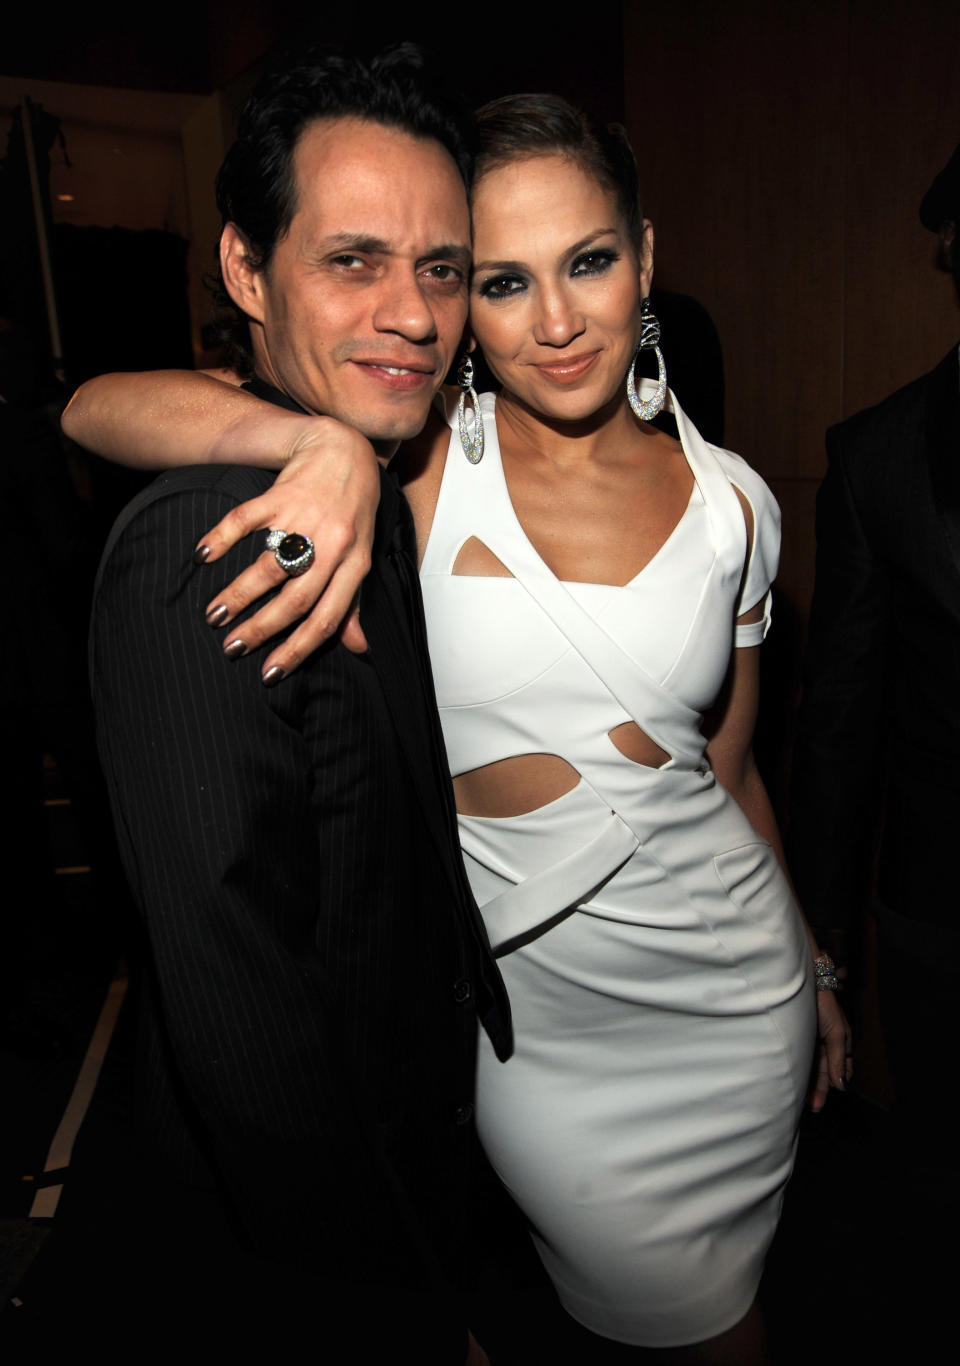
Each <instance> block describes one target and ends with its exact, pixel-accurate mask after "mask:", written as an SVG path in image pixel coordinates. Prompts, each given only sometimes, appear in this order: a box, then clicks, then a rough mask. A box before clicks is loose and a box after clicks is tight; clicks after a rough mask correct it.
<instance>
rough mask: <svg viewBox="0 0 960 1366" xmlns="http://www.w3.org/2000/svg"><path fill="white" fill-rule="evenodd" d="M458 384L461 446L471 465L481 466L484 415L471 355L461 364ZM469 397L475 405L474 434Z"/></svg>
mask: <svg viewBox="0 0 960 1366" xmlns="http://www.w3.org/2000/svg"><path fill="white" fill-rule="evenodd" d="M457 382H458V383H459V385H460V397H459V398H458V399H457V426H458V427H459V428H460V445H461V446H462V447H463V453H464V455H465V456H466V457H467V459H468V460H469V461H470V464H471V465H479V464H480V461H481V460H482V459H483V415H482V414H481V412H480V400H479V399H478V398H477V391H476V389H474V387H473V361H472V360H471V359H470V357H469V355H466V356H464V358H463V360H462V361H461V362H460V369H459V370H458V371H457ZM468 396H469V399H470V402H471V404H472V405H473V432H472V434H471V431H470V427H469V425H468V423H467V398H468Z"/></svg>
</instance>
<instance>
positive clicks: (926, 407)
mask: <svg viewBox="0 0 960 1366" xmlns="http://www.w3.org/2000/svg"><path fill="white" fill-rule="evenodd" d="M920 217H921V220H922V222H923V224H924V226H925V227H927V228H929V229H930V230H931V231H933V232H936V233H938V234H939V241H940V246H939V250H940V258H941V264H942V265H943V267H944V268H945V269H948V270H951V271H952V272H953V276H954V282H955V284H956V287H957V294H958V298H960V242H958V241H957V237H956V234H957V225H958V224H960V147H958V148H957V150H956V151H955V152H954V154H953V156H952V158H951V159H950V161H949V163H948V164H947V166H946V167H944V169H943V171H942V172H941V173H940V175H938V176H937V178H936V180H935V181H934V183H933V185H932V186H931V188H930V190H929V191H928V193H927V194H926V196H925V197H924V200H923V203H922V205H921V209H920ZM827 453H828V456H829V468H828V471H827V474H826V477H825V478H824V481H823V484H822V486H821V488H820V492H819V495H818V499H817V570H816V589H815V593H814V600H813V608H812V613H811V618H810V635H809V643H808V646H807V655H806V661H805V670H804V695H803V703H802V707H801V714H800V724H799V732H798V737H797V748H796V755H795V763H794V777H793V792H792V813H791V820H790V826H789V846H790V854H791V869H792V871H793V873H794V876H795V878H796V881H797V885H798V889H799V891H800V899H801V903H802V904H803V906H804V908H805V910H806V912H807V915H808V916H809V918H810V921H811V923H812V924H813V926H814V929H815V932H816V933H817V935H818V937H819V942H820V943H827V944H830V943H831V935H832V936H833V945H834V951H835V955H836V956H837V957H838V958H840V957H842V956H843V954H844V945H843V936H845V935H846V934H847V933H848V932H849V931H850V930H851V929H852V928H854V927H855V925H856V923H857V917H858V913H859V910H860V909H861V907H862V906H863V905H864V901H865V898H866V896H867V894H868V892H869V890H870V886H871V875H872V871H873V866H874V855H875V853H876V852H877V851H878V852H879V859H878V861H877V867H876V898H875V906H874V909H875V911H876V917H877V935H878V946H879V965H878V966H879V986H880V1002H881V1016H882V1020H883V1026H884V1033H885V1038H886V1043H887V1050H888V1056H889V1061H890V1065H891V1071H892V1074H893V1080H894V1083H895V1087H896V1096H897V1110H898V1113H899V1115H900V1116H901V1119H902V1123H903V1134H904V1137H905V1138H906V1140H907V1142H908V1144H909V1145H910V1151H911V1155H915V1153H916V1152H917V1151H919V1150H920V1149H922V1151H923V1152H924V1154H925V1160H931V1159H932V1160H933V1161H934V1162H937V1161H941V1160H942V1161H944V1162H946V1163H948V1164H949V1165H950V1166H952V1167H954V1168H955V1164H956V1144H955V1142H954V1140H953V1136H952V1133H950V1131H949V1130H950V1126H948V1125H946V1124H945V1122H944V1121H945V1118H946V1116H945V1114H944V1111H943V1109H942V1104H943V1101H942V1098H943V1095H944V1087H945V1085H946V1079H947V1078H948V1077H949V1076H951V1075H952V1073H953V1069H954V1068H955V1066H956V1056H957V1044H958V1042H960V1030H958V1012H957V1005H956V988H957V984H958V981H960V969H958V964H960V924H958V916H957V872H956V854H957V838H958V831H960V786H958V783H957V777H956V765H957V761H958V759H960V358H958V349H957V348H956V347H953V348H951V350H950V352H949V353H948V354H947V355H946V356H945V357H944V359H943V360H942V361H941V362H940V364H939V365H938V366H937V367H936V369H935V370H933V371H932V372H931V373H930V374H928V375H924V376H923V377H922V378H921V379H918V380H915V381H914V382H913V383H912V384H908V385H907V386H906V388H904V389H901V390H899V392H897V393H895V394H893V395H892V396H891V397H890V398H888V399H886V400H885V401H884V402H883V403H880V404H878V405H877V406H876V407H874V408H870V409H868V410H867V411H865V412H862V413H858V414H857V415H856V416H855V417H852V418H850V419H849V420H847V421H846V422H842V423H840V424H839V425H838V426H836V427H832V428H831V429H830V431H829V432H828V433H827ZM837 936H839V937H840V938H839V942H838V939H837Z"/></svg>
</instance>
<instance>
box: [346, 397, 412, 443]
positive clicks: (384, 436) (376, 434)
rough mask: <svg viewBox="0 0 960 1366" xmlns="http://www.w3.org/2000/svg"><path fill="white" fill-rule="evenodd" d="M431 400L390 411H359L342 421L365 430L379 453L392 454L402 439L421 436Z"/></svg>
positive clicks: (365, 433) (406, 439)
mask: <svg viewBox="0 0 960 1366" xmlns="http://www.w3.org/2000/svg"><path fill="white" fill-rule="evenodd" d="M432 400H433V395H432V394H431V395H430V400H429V401H426V402H423V403H419V404H416V405H412V404H411V405H410V406H409V407H407V408H404V409H403V410H400V411H394V412H389V413H383V412H380V413H372V412H367V413H363V414H360V413H357V412H354V414H353V415H352V416H350V417H341V421H343V422H348V423H349V424H350V425H351V426H353V427H356V428H357V429H358V431H361V432H363V434H364V436H365V437H366V438H367V440H368V441H369V442H370V443H371V444H372V445H373V446H374V447H375V448H376V449H377V451H378V453H384V449H385V448H389V449H386V450H385V453H386V454H388V455H389V454H392V453H393V451H394V450H396V448H397V446H399V444H400V442H401V441H409V440H410V438H411V437H414V436H419V435H420V433H421V432H422V431H423V428H424V426H425V425H426V421H427V416H428V414H429V412H430V403H431V402H432Z"/></svg>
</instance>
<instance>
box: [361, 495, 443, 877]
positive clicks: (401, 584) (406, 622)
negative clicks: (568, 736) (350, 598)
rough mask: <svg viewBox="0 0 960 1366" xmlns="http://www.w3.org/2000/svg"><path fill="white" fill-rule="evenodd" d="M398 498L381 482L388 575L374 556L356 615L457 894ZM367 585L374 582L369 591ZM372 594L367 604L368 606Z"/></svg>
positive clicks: (412, 568)
mask: <svg viewBox="0 0 960 1366" xmlns="http://www.w3.org/2000/svg"><path fill="white" fill-rule="evenodd" d="M401 497H402V495H401V494H400V493H399V491H398V489H397V488H396V485H395V484H394V483H393V481H392V479H391V478H390V477H389V476H387V475H385V476H384V477H383V479H382V484H381V498H380V511H379V513H378V528H377V539H378V542H379V541H380V538H381V536H382V537H383V538H384V540H386V539H387V538H389V544H386V545H383V546H382V549H383V551H384V552H385V555H386V558H387V560H388V562H389V563H390V565H391V568H392V569H394V570H395V573H392V574H382V573H381V572H380V569H379V564H378V556H377V555H374V565H373V568H372V570H371V573H370V576H368V578H367V580H366V582H365V584H364V588H363V591H362V594H361V606H360V615H361V620H362V622H363V629H364V632H365V634H366V637H367V641H368V643H369V645H370V658H371V662H372V663H373V665H374V667H375V669H376V670H377V673H378V675H379V677H380V681H381V684H382V686H383V692H384V696H385V698H386V703H387V706H388V708H389V710H390V714H391V717H392V719H393V725H394V730H395V731H396V734H397V738H398V740H399V742H400V746H401V748H402V750H403V753H404V757H405V759H406V762H407V766H408V768H409V770H410V772H411V774H412V776H413V780H414V785H415V787H416V791H417V796H418V799H419V802H420V806H421V809H422V812H423V817H424V820H425V822H426V826H427V829H428V831H429V833H430V837H431V839H432V841H433V843H434V846H435V847H436V850H437V853H438V855H439V856H440V860H441V862H442V864H443V867H444V870H445V872H446V873H447V876H448V878H449V879H450V881H451V883H452V885H453V886H454V887H455V888H457V887H459V885H460V879H459V878H458V876H457V871H456V868H455V864H454V859H455V857H456V855H455V853H454V851H455V850H456V849H457V848H458V841H457V834H456V828H455V817H454V815H453V807H452V801H451V800H450V798H449V787H450V776H449V769H448V767H447V761H446V751H445V749H444V746H443V740H442V737H441V735H440V725H439V720H438V719H437V716H436V712H435V708H434V704H433V678H432V675H431V673H430V665H429V662H428V658H427V648H426V628H425V626H424V623H423V608H422V606H421V601H420V592H419V586H418V582H417V571H416V562H415V560H414V558H413V552H412V539H411V538H412V528H408V527H407V526H406V524H405V520H404V519H405V518H407V519H408V518H409V513H408V512H407V509H406V505H405V504H404V503H402V502H401ZM408 542H409V544H408ZM378 548H380V547H379V546H378ZM371 578H375V580H376V582H375V585H374V584H373V583H371ZM371 589H373V593H370V590H371ZM374 594H375V601H369V599H370V598H371V597H373V596H374ZM364 599H368V603H369V607H370V609H371V610H370V611H368V612H365V611H364Z"/></svg>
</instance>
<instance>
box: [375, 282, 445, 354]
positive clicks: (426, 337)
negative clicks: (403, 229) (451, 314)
mask: <svg viewBox="0 0 960 1366" xmlns="http://www.w3.org/2000/svg"><path fill="white" fill-rule="evenodd" d="M373 322H374V326H375V327H376V329H377V331H378V332H396V333H398V334H399V335H400V336H402V337H406V338H407V339H408V340H409V341H416V342H428V341H432V340H433V339H434V338H435V337H436V335H437V322H436V318H435V317H434V315H433V309H432V307H431V304H430V300H429V298H428V297H427V295H426V293H425V291H424V289H423V285H422V283H421V281H420V279H419V277H418V276H417V275H414V274H410V273H409V272H408V271H405V270H396V271H391V272H389V274H388V276H387V278H386V279H385V280H384V281H383V284H382V287H381V292H380V297H379V299H378V301H377V307H376V310H375V312H374V319H373Z"/></svg>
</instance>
